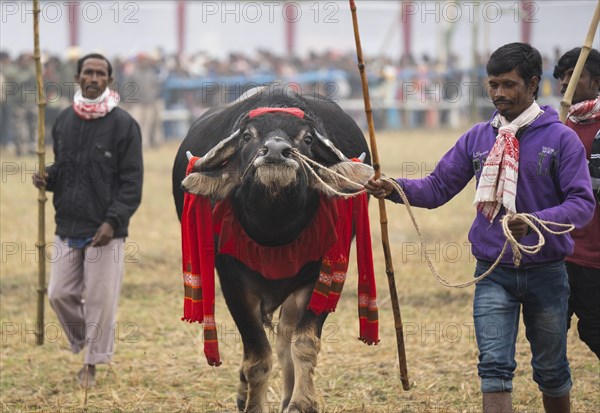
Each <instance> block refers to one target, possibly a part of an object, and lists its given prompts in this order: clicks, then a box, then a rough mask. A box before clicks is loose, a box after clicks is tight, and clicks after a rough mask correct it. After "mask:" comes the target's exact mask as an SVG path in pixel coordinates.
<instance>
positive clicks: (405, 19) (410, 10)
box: [400, 1, 416, 56]
mask: <svg viewBox="0 0 600 413" xmlns="http://www.w3.org/2000/svg"><path fill="white" fill-rule="evenodd" d="M400 4H401V5H400V7H401V8H402V13H400V25H401V26H402V54H401V55H400V56H411V55H412V30H411V29H412V27H411V21H412V15H413V14H414V13H415V7H416V6H415V5H414V4H413V2H406V1H401V2H400Z"/></svg>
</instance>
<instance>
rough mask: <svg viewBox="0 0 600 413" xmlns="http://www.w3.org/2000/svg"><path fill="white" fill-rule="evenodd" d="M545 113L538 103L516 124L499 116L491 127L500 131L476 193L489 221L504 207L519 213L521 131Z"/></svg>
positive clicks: (479, 209)
mask: <svg viewBox="0 0 600 413" xmlns="http://www.w3.org/2000/svg"><path fill="white" fill-rule="evenodd" d="M541 113H543V110H542V109H541V108H540V107H539V105H538V104H537V103H536V102H533V104H532V105H531V106H529V108H527V109H526V110H525V111H524V112H523V113H521V114H520V115H519V116H518V117H517V118H516V119H514V120H513V121H512V122H509V121H508V120H506V118H505V117H504V116H502V115H500V114H499V113H498V114H497V115H496V116H495V117H494V119H492V122H491V125H492V126H493V127H494V128H498V134H497V135H496V142H495V143H494V146H493V147H492V149H491V151H490V154H489V155H488V157H487V159H486V161H485V164H484V165H483V170H482V171H481V176H480V178H479V185H478V186H477V192H476V193H475V201H474V202H473V203H474V204H476V205H477V210H478V211H479V212H481V213H482V214H483V215H484V216H485V218H486V219H487V220H488V221H490V222H492V221H493V220H494V217H495V216H496V215H497V214H498V212H499V211H500V208H501V207H502V206H504V208H506V210H507V211H508V212H512V213H516V212H517V208H516V199H517V181H518V179H519V141H518V139H517V137H516V136H515V135H516V133H517V131H518V130H519V129H521V128H522V127H524V126H528V125H529V124H530V123H532V122H533V121H534V120H535V119H537V117H538V116H539V115H540V114H541Z"/></svg>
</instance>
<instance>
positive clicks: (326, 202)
mask: <svg viewBox="0 0 600 413" xmlns="http://www.w3.org/2000/svg"><path fill="white" fill-rule="evenodd" d="M198 159H200V158H198V157H192V158H191V159H190V161H189V163H188V168H187V173H188V174H189V173H190V171H191V170H192V167H193V165H194V164H195V163H196V161H197V160H198ZM353 229H354V231H356V246H357V247H356V249H357V254H356V255H357V264H358V273H359V277H358V299H359V303H358V306H359V310H358V312H359V332H360V336H359V339H360V340H362V341H363V342H365V343H367V344H377V343H378V342H379V335H378V326H379V323H378V309H377V294H376V285H375V274H374V271H373V256H372V248H371V233H370V227H369V216H368V210H367V197H366V194H365V193H363V194H360V195H358V196H356V197H354V198H347V199H344V198H336V199H332V198H326V197H322V198H321V201H320V204H319V210H318V211H317V214H316V215H315V218H314V219H313V222H312V223H311V224H310V225H309V226H308V227H307V228H306V229H305V230H304V231H303V232H302V234H301V235H300V236H299V237H298V240H297V242H296V241H294V242H292V243H290V244H289V245H286V246H283V247H265V246H261V245H258V244H256V243H255V242H254V241H252V240H251V239H250V237H249V236H248V235H247V234H245V231H243V228H242V227H241V225H240V224H239V222H237V219H235V217H234V215H233V213H232V210H231V203H230V201H229V200H225V201H223V202H220V203H217V204H216V205H215V206H214V208H213V206H212V205H211V202H210V200H209V199H208V198H206V197H203V196H198V195H193V194H190V193H185V195H184V207H183V214H182V217H181V238H182V239H181V240H182V267H183V268H182V269H183V281H184V305H183V317H182V320H184V321H188V322H199V323H203V324H204V354H205V356H206V360H207V362H208V364H209V365H211V366H219V365H221V359H220V355H219V349H218V339H217V329H216V323H215V316H214V313H215V281H214V275H215V272H214V264H215V252H216V249H218V252H219V253H220V254H227V255H231V256H233V257H234V258H236V259H237V260H239V261H241V262H243V263H244V264H245V265H246V266H248V267H249V268H250V269H252V270H254V271H257V272H259V273H260V274H261V275H263V276H264V277H265V278H267V279H281V278H288V277H292V276H294V275H295V274H296V273H297V272H298V270H299V269H300V268H302V267H303V266H304V265H305V264H307V263H308V262H311V261H318V260H319V259H321V258H322V260H321V262H322V263H321V268H320V271H319V279H318V280H317V282H316V283H315V288H314V290H313V294H312V296H311V299H310V302H309V304H308V309H310V310H311V311H313V312H314V313H315V314H320V313H322V312H332V311H334V310H335V308H336V305H337V303H338V300H339V298H340V294H341V291H342V287H343V285H344V281H345V280H346V274H347V270H348V258H349V255H350V245H351V243H352V235H353ZM215 235H219V245H218V246H216V247H215V245H214V239H215V238H214V236H215ZM315 240H316V241H315ZM291 257H296V258H297V259H295V260H294V259H290V258H291Z"/></svg>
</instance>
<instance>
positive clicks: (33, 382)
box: [0, 131, 600, 413]
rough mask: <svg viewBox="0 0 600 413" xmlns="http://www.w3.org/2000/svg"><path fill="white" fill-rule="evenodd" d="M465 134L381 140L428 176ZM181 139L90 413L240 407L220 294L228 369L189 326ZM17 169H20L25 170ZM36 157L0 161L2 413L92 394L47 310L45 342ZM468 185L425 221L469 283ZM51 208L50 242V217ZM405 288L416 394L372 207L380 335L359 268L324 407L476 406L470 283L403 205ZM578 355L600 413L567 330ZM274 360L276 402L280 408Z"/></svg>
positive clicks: (154, 169) (386, 153)
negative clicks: (361, 328) (422, 241)
mask: <svg viewBox="0 0 600 413" xmlns="http://www.w3.org/2000/svg"><path fill="white" fill-rule="evenodd" d="M458 134H459V133H458V132H435V131H434V132H432V131H418V132H410V133H402V134H396V135H393V134H380V136H379V142H380V143H379V145H380V153H381V157H382V165H383V169H384V171H385V172H386V173H387V174H388V175H391V176H399V175H404V176H408V177H418V176H422V175H424V174H426V173H427V172H428V171H431V170H432V169H433V167H434V164H435V162H436V161H437V160H438V159H439V157H440V156H441V155H442V154H443V153H444V152H445V151H446V150H447V148H449V147H450V146H451V145H452V144H453V143H454V141H455V139H456V138H457V137H458ZM175 150H176V145H175V144H171V145H167V146H165V147H163V148H161V149H159V150H151V151H148V152H147V153H146V154H145V166H146V174H145V182H144V198H143V203H142V206H141V207H140V209H139V211H138V212H137V214H136V215H135V217H134V218H133V221H132V224H131V228H130V237H129V239H128V241H127V264H126V276H125V281H124V285H123V291H122V297H121V302H120V309H119V314H118V325H117V326H115V331H116V333H117V334H116V341H117V345H116V355H115V357H114V360H113V363H112V365H111V366H110V367H108V366H100V367H99V369H98V373H97V379H98V386H97V387H96V388H94V389H93V390H91V391H90V392H89V396H88V401H87V407H88V411H107V412H108V411H110V412H115V411H132V412H133V411H135V412H158V411H163V412H191V411H195V412H209V411H233V410H234V408H235V386H236V382H237V376H238V374H237V369H238V364H239V361H240V358H241V353H242V345H241V342H240V339H239V336H238V334H237V332H236V329H235V326H234V324H233V322H232V321H231V318H230V317H229V314H228V312H227V311H226V308H225V306H224V303H223V300H222V296H221V295H220V292H219V294H218V295H217V311H216V317H217V322H218V323H219V334H220V338H221V352H222V357H223V359H224V364H223V366H221V367H219V368H212V367H209V366H208V365H207V364H206V362H205V361H204V357H203V355H202V351H201V336H200V326H199V325H197V324H196V325H190V324H187V323H184V322H182V321H180V317H181V309H182V285H181V276H180V274H179V257H180V252H179V228H178V221H177V219H176V216H175V212H174V208H173V205H172V200H171V195H170V191H171V190H170V174H171V170H170V168H171V161H172V158H173V155H174V153H175ZM15 168H17V169H15ZM34 169H35V160H34V159H33V157H31V158H22V159H17V158H12V157H11V156H9V155H6V156H4V157H3V159H2V204H1V219H2V227H1V238H2V263H1V264H2V276H1V277H2V278H1V300H2V301H1V303H2V307H1V309H2V312H1V322H2V336H1V340H2V353H1V355H2V361H1V362H2V369H1V370H2V373H1V381H0V390H1V398H0V401H1V406H2V411H7V412H13V411H48V412H54V411H82V407H83V392H82V390H81V389H80V388H79V387H78V385H77V383H76V380H75V372H76V371H77V370H78V369H79V368H80V363H81V355H78V356H75V355H72V354H71V353H70V352H69V351H68V350H67V342H66V340H65V338H64V336H63V335H62V334H61V332H60V330H59V329H58V324H57V320H56V317H55V315H54V314H53V312H52V311H51V310H50V308H49V307H48V306H47V307H46V330H45V331H46V343H45V344H44V345H43V346H37V345H36V344H35V337H34V335H33V333H32V331H33V328H34V323H35V297H36V291H35V290H36V285H35V284H36V268H37V267H36V264H35V255H34V253H33V251H34V243H35V236H36V191H34V189H33V187H32V186H31V183H30V179H31V176H30V175H31V171H32V170H34ZM472 197H473V189H472V185H471V186H470V188H468V189H466V190H465V191H463V193H462V194H461V195H459V196H458V197H457V198H455V199H454V200H452V201H451V202H450V203H449V204H448V205H446V206H444V207H442V208H439V209H438V210H436V211H426V210H418V211H417V218H418V220H419V222H420V224H421V226H422V230H423V232H424V233H425V234H426V238H427V241H428V242H429V247H428V248H429V250H430V252H431V253H432V254H433V256H434V257H435V260H436V265H437V266H438V268H439V269H440V270H441V272H442V273H443V274H445V275H446V277H447V278H449V279H450V280H453V281H456V282H458V281H466V280H469V279H470V278H471V277H472V274H473V268H474V263H473V258H472V256H471V255H470V254H469V248H468V244H467V231H468V228H469V224H470V222H471V219H472V216H473V213H474V212H473V207H472V206H471V199H472ZM52 213H53V209H52V207H51V204H50V203H48V206H47V214H48V217H50V218H49V223H48V225H47V239H48V240H51V239H52V238H51V236H52V232H53V230H54V225H53V221H52V219H51V217H52V216H53V215H52ZM388 213H389V218H390V234H391V243H392V252H393V255H394V260H395V261H394V265H395V269H396V280H397V281H396V282H397V286H398V290H399V297H400V303H401V309H402V316H403V320H404V324H405V330H406V331H405V335H406V337H405V338H406V352H407V357H408V369H409V376H410V382H411V384H412V389H411V390H410V391H408V392H404V391H403V390H402V388H401V386H400V381H399V373H398V360H397V355H396V343H395V336H394V328H393V319H392V314H391V307H390V303H389V300H388V298H387V297H388V295H389V294H388V292H387V282H386V278H385V272H384V264H383V258H382V252H381V246H380V236H379V225H378V212H377V206H376V203H375V202H372V203H371V218H372V227H373V230H372V233H373V239H374V244H373V245H374V250H375V251H374V256H375V264H376V272H377V277H378V292H379V296H380V307H381V311H380V318H381V338H382V340H381V343H380V344H379V345H378V346H374V347H368V346H365V345H364V344H362V343H361V342H359V341H358V340H357V339H356V337H357V329H358V322H357V309H356V277H355V272H354V267H351V269H350V276H349V280H348V282H347V285H346V287H345V291H344V294H343V295H342V299H341V302H340V305H339V308H338V310H337V311H336V312H335V313H334V314H332V315H331V316H330V318H329V319H328V321H327V324H326V326H325V330H324V334H323V345H322V349H321V353H320V355H319V363H318V367H317V370H316V384H317V387H318V389H319V395H320V399H321V403H322V408H323V411H324V412H328V413H329V412H478V411H480V410H481V404H480V392H479V380H478V377H477V372H476V367H475V366H476V360H477V348H476V343H475V338H474V333H473V323H472V318H471V302H472V295H473V287H470V288H467V289H460V290H459V289H447V288H444V287H442V286H441V285H439V284H438V283H437V282H436V281H435V279H434V278H433V276H432V275H431V274H430V273H429V271H428V270H427V267H426V265H425V263H424V261H423V260H422V257H421V253H420V250H419V248H418V243H417V238H416V235H415V231H414V229H413V228H412V226H411V225H410V223H409V220H408V216H407V214H406V212H405V210H404V209H403V207H401V206H398V205H392V204H388ZM529 357H530V352H529V345H528V343H527V341H526V339H525V337H524V334H523V333H520V335H519V338H518V345H517V361H518V367H517V371H516V377H515V379H514V388H515V390H514V394H513V397H514V409H515V411H518V412H539V411H541V410H542V406H541V401H540V394H539V393H538V391H537V387H536V385H535V384H534V383H533V382H532V380H531V374H532V372H531V367H530V364H529ZM569 358H570V361H571V368H572V372H573V379H574V383H575V387H574V389H573V392H572V400H573V411H575V412H597V411H600V402H599V394H600V392H599V376H598V368H599V366H598V361H597V359H596V358H595V357H594V355H593V354H592V353H591V352H590V351H589V350H588V349H587V347H586V346H585V345H584V344H583V343H582V342H581V341H580V340H579V338H578V336H577V333H576V331H575V330H571V331H570V332H569ZM280 376H281V374H280V370H279V367H278V366H277V364H276V365H275V367H274V371H273V374H272V378H271V382H270V383H271V387H270V390H269V399H270V401H272V406H273V409H275V408H276V406H277V405H278V403H279V397H280V391H281V377H280Z"/></svg>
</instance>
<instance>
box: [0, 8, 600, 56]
mask: <svg viewBox="0 0 600 413" xmlns="http://www.w3.org/2000/svg"><path fill="white" fill-rule="evenodd" d="M75 3H78V4H79V11H78V15H79V16H80V19H79V21H80V31H79V33H80V35H79V39H80V46H81V48H82V50H83V51H84V52H88V51H102V52H104V53H106V54H107V55H109V56H114V55H116V54H120V55H130V54H135V53H137V52H140V51H149V50H151V49H153V48H155V47H157V46H158V47H161V48H162V49H164V50H165V51H166V52H169V53H172V52H175V50H176V43H177V35H176V29H177V28H176V2H175V1H116V0H104V1H75V0H57V1H50V0H43V1H42V18H41V21H42V23H41V46H42V49H43V50H45V51H48V52H50V53H53V54H57V55H59V56H65V55H66V49H67V47H68V42H69V35H68V26H69V20H70V19H72V16H70V14H72V13H73V12H74V10H75V9H74V8H73V4H75ZM356 3H357V6H358V10H359V11H358V16H359V23H360V29H361V35H362V42H363V50H364V52H365V54H367V55H375V54H378V53H385V54H387V55H390V56H392V57H397V56H399V54H400V51H401V44H402V28H401V21H400V17H399V3H400V2H399V1H366V0H357V2H356ZM408 3H409V5H410V6H409V7H410V13H411V14H412V32H413V46H412V48H413V53H414V54H416V55H418V56H420V55H422V54H423V53H427V54H429V55H431V56H436V55H437V54H439V53H440V52H441V51H443V50H444V40H443V39H444V38H445V36H446V35H445V34H444V31H445V30H448V29H450V28H451V27H453V28H454V32H453V33H454V34H453V36H452V37H451V39H452V42H451V47H452V49H453V50H454V52H455V53H457V54H458V55H459V56H460V57H461V61H462V63H463V64H468V63H470V61H471V50H472V44H473V43H472V39H473V33H474V27H477V28H478V35H477V39H478V40H477V42H478V50H479V51H481V52H485V51H492V50H494V49H495V48H497V47H498V46H500V45H502V44H505V43H508V42H512V41H519V40H521V24H520V23H519V19H523V18H526V19H528V20H529V21H531V24H532V44H533V45H534V46H536V47H537V48H538V49H540V51H541V52H542V54H546V55H548V56H551V55H552V53H553V49H554V48H555V47H558V48H559V49H560V50H561V51H563V52H564V51H565V50H567V49H569V48H571V47H574V46H580V45H581V44H582V43H583V41H584V37H585V34H586V33H587V30H588V27H589V24H590V20H591V16H592V14H593V11H594V7H595V4H596V3H597V1H596V0H581V1H580V0H571V1H552V0H542V1H539V0H538V1H536V2H529V3H531V5H530V6H529V8H528V9H527V10H522V9H520V8H519V2H518V1H516V0H513V1H510V0H509V1H483V0H480V1H460V2H452V1H438V2H433V1H410V2H408ZM292 7H293V13H292V14H291V15H290V16H288V18H289V19H291V20H294V21H296V30H297V43H296V49H297V52H298V53H300V54H306V53H307V52H308V51H310V50H316V51H322V50H325V49H334V50H339V51H342V52H345V51H350V50H354V38H353V32H352V21H351V14H350V10H349V7H348V2H346V1H313V0H309V1H297V2H293V4H292ZM31 9H32V6H31V1H7V0H1V1H0V11H1V17H0V22H1V24H0V48H1V49H2V50H6V51H8V52H10V53H11V55H13V56H14V55H15V54H17V53H20V52H22V51H28V50H31V49H32V45H33V34H32V33H33V29H32V26H33V17H32V14H31ZM185 39H186V52H188V53H190V52H195V51H198V50H204V51H208V52H209V53H211V54H214V55H218V56H223V55H225V54H227V53H228V52H230V51H245V52H249V53H252V52H253V51H254V50H256V49H257V48H266V49H269V50H271V51H273V52H276V53H284V52H285V24H284V2H283V1H269V0H264V1H263V0H259V1H235V2H234V1H227V2H225V1H196V2H188V5H187V24H186V38H185ZM599 45H600V40H599V35H598V34H597V35H596V38H595V40H594V47H596V48H598V47H599Z"/></svg>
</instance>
